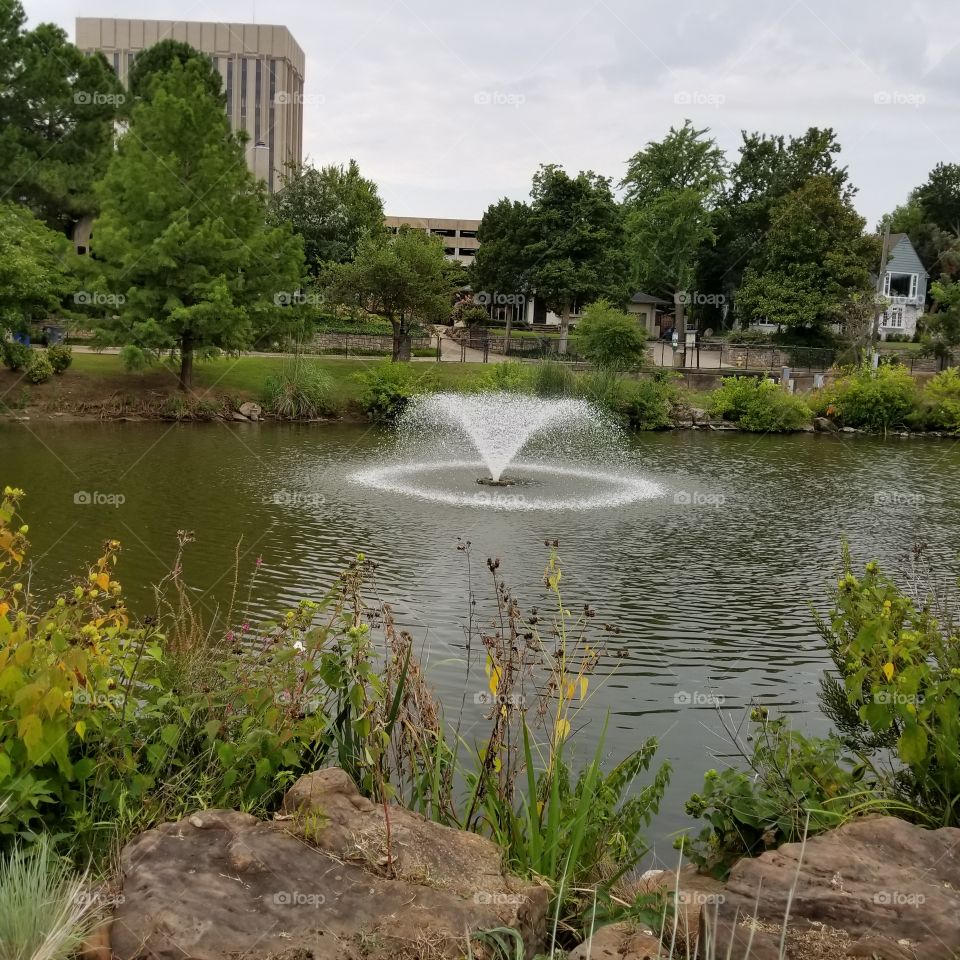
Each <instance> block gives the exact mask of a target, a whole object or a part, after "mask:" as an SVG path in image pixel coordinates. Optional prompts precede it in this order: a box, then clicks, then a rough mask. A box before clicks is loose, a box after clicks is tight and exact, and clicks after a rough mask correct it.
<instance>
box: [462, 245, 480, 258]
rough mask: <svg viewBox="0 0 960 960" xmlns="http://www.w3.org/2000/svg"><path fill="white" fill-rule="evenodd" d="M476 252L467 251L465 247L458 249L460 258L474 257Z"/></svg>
mask: <svg viewBox="0 0 960 960" xmlns="http://www.w3.org/2000/svg"><path fill="white" fill-rule="evenodd" d="M476 252H477V251H476V250H469V249H467V248H466V247H461V248H460V256H461V257H472V256H474V254H476Z"/></svg>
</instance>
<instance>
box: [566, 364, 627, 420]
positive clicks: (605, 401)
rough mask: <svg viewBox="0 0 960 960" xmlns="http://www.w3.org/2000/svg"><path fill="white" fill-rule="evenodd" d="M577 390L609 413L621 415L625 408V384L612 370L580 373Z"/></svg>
mask: <svg viewBox="0 0 960 960" xmlns="http://www.w3.org/2000/svg"><path fill="white" fill-rule="evenodd" d="M577 388H578V390H579V392H580V394H581V396H583V397H584V399H586V400H589V401H590V402H591V403H595V404H597V406H600V407H604V408H605V409H606V410H609V411H610V412H611V413H614V414H617V415H618V416H619V415H622V414H623V412H624V409H625V407H626V401H627V394H628V389H629V388H628V386H627V382H626V381H625V380H624V379H623V378H622V377H621V376H619V375H618V374H617V373H615V372H614V371H613V370H609V369H601V370H592V371H589V372H587V373H582V374H580V376H579V377H578V378H577Z"/></svg>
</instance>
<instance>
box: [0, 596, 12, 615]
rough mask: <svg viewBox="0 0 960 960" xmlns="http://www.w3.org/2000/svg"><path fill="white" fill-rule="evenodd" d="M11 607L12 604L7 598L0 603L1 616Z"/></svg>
mask: <svg viewBox="0 0 960 960" xmlns="http://www.w3.org/2000/svg"><path fill="white" fill-rule="evenodd" d="M9 609H10V604H9V603H7V602H6V600H4V601H3V602H2V603H0V617H3V616H5V615H6V613H7V611H8V610H9Z"/></svg>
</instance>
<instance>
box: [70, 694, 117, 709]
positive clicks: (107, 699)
mask: <svg viewBox="0 0 960 960" xmlns="http://www.w3.org/2000/svg"><path fill="white" fill-rule="evenodd" d="M123 700H124V696H123V694H122V693H104V692H95V691H91V690H74V691H73V702H74V703H75V704H76V705H77V706H79V707H107V708H108V709H111V710H118V709H120V707H122V706H123Z"/></svg>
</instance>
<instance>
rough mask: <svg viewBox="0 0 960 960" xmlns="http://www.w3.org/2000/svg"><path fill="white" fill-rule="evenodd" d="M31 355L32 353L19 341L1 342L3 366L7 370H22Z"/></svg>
mask: <svg viewBox="0 0 960 960" xmlns="http://www.w3.org/2000/svg"><path fill="white" fill-rule="evenodd" d="M32 354H33V351H32V350H31V349H30V348H29V347H28V346H27V345H26V344H25V343H20V341H19V340H4V341H3V365H4V366H5V367H6V368H7V369H8V370H22V369H23V368H24V367H25V366H26V365H27V362H28V361H29V360H30V357H31V355H32Z"/></svg>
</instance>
